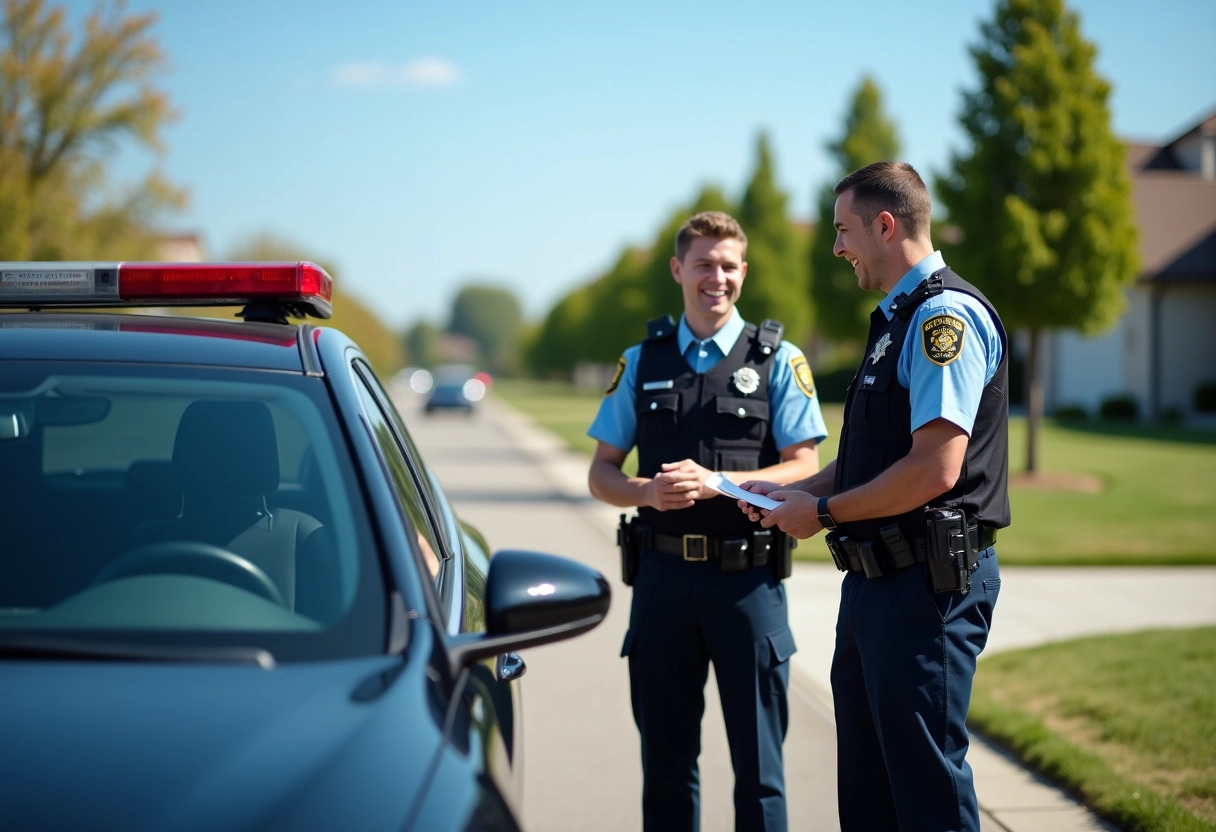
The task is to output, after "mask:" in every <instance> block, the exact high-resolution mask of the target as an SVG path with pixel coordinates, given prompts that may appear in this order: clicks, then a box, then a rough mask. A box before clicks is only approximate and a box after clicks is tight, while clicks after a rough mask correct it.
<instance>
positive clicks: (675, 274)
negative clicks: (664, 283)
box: [671, 257, 682, 283]
mask: <svg viewBox="0 0 1216 832" xmlns="http://www.w3.org/2000/svg"><path fill="white" fill-rule="evenodd" d="M681 265H682V264H681V263H680V258H678V257H672V258H671V277H672V279H673V280H675V282H676V283H679V282H680V266H681Z"/></svg>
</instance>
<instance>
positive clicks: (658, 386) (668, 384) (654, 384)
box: [642, 381, 676, 390]
mask: <svg viewBox="0 0 1216 832" xmlns="http://www.w3.org/2000/svg"><path fill="white" fill-rule="evenodd" d="M675 386H676V383H675V382H674V381H647V382H645V383H644V384H643V385H642V389H643V390H670V389H671V388H673V387H675Z"/></svg>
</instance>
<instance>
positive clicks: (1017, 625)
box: [415, 398, 1216, 832]
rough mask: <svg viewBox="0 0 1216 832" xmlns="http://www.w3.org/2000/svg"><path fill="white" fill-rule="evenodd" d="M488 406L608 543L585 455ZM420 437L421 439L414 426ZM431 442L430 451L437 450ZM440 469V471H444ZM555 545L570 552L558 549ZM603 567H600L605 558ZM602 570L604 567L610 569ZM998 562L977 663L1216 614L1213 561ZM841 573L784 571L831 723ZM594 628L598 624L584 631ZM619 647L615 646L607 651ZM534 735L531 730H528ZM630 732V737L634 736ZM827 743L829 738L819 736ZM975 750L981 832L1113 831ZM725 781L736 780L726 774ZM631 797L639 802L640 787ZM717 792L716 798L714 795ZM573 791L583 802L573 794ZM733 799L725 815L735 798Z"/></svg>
mask: <svg viewBox="0 0 1216 832" xmlns="http://www.w3.org/2000/svg"><path fill="white" fill-rule="evenodd" d="M484 404H485V405H486V406H485V407H484V408H483V411H482V413H481V414H479V419H480V424H479V426H478V430H479V431H487V430H493V431H496V432H497V431H501V432H503V434H505V436H506V438H507V439H508V441H509V443H510V447H511V448H512V449H513V450H514V451H518V452H520V453H522V454H523V455H524V456H525V457H526V458H527V460H528V461H529V463H530V464H531V465H533V466H535V467H536V469H537V470H538V471H539V472H540V475H541V477H542V478H543V480H544V481H545V482H546V483H547V484H548V486H549V487H551V488H552V489H553V490H554V491H556V492H557V494H559V495H561V496H562V497H563V498H564V499H565V500H566V501H568V502H569V504H570V505H571V506H572V507H573V509H574V510H576V511H577V512H578V513H579V514H580V515H581V516H582V517H583V518H584V520H585V521H586V523H587V524H589V525H590V526H591V528H593V529H595V530H598V531H599V533H601V534H602V535H603V539H602V540H601V541H599V543H598V544H597V546H610V545H611V543H612V540H613V538H614V534H615V527H616V522H617V517H618V515H619V514H620V509H616V508H613V507H611V506H606V505H604V504H602V503H598V502H596V501H595V500H592V499H591V498H590V497H589V495H588V492H587V484H586V482H587V481H586V476H587V460H586V459H585V458H584V457H582V456H581V455H579V454H576V453H574V452H572V451H570V450H568V449H567V448H566V447H565V446H564V445H563V444H562V443H561V442H560V441H559V440H558V439H557V438H556V437H554V436H552V435H551V434H549V433H547V432H545V431H542V430H539V429H538V428H537V427H536V426H535V425H534V424H533V423H532V422H531V421H530V420H528V419H527V418H526V417H524V416H522V415H521V414H519V413H518V412H516V411H514V410H512V409H510V408H509V407H507V406H506V405H505V404H504V403H502V402H501V401H500V400H497V399H494V398H490V399H488V400H487V401H486V402H485V403H484ZM415 438H416V439H418V434H417V433H416V434H415ZM418 441H419V442H420V444H422V445H423V447H424V448H426V443H425V442H423V441H422V440H421V439H419V440H418ZM426 450H427V452H428V458H430V456H429V450H430V449H429V448H427V449H426ZM440 476H441V479H442V478H443V472H441V474H440ZM445 485H446V480H445ZM453 500H454V501H455V502H457V504H458V508H460V502H461V500H460V498H459V497H457V496H453ZM475 522H477V521H475ZM491 542H493V543H494V544H495V545H496V546H499V545H500V544H499V543H498V542H497V541H495V540H492V541H491ZM804 545H815V543H814V542H811V543H810V544H804ZM538 548H539V544H538ZM553 550H554V551H559V552H560V551H562V550H561V549H560V548H558V549H553ZM600 551H606V550H604V549H600ZM562 553H563V554H565V553H567V552H562ZM597 566H599V565H598V564H597ZM599 568H602V569H603V567H602V566H599ZM609 568H611V567H609ZM604 571H605V572H606V574H608V571H607V569H605V570H604ZM1001 572H1002V577H1003V579H1004V580H1003V584H1002V588H1001V597H1000V600H999V601H998V604H997V613H996V618H995V620H994V626H993V631H992V635H991V636H990V638H989V642H988V647H987V649H986V650H985V652H984V654H983V655H981V658H980V661H981V662H982V661H983V658H984V656H986V655H990V654H991V653H994V652H997V651H1000V650H1007V649H1012V648H1016V647H1022V646H1029V645H1033V644H1039V643H1043V642H1047V641H1052V640H1060V639H1068V638H1073V637H1077V636H1082V635H1088V634H1097V633H1106V632H1128V631H1135V630H1140V629H1146V628H1154V627H1182V626H1196V625H1203V624H1213V623H1216V600H1213V599H1216V568H1213V567H1195V568H1189V567H1170V568H1135V567H1121V568H1110V569H1107V568H1093V567H1086V568H1076V569H1073V568H1033V567H1009V566H1002V569H1001ZM614 577H615V576H614ZM840 579H841V574H840V573H839V572H837V571H836V570H835V568H834V567H832V566H831V565H829V564H818V563H796V564H795V568H794V574H793V576H792V577H791V578H790V579H789V580H787V581H786V586H787V592H788V594H789V598H790V617H791V621H790V623H791V626H792V628H793V630H794V636H795V639H796V641H797V644H798V652H797V653H796V654H795V655H794V658H793V660H792V661H793V668H794V679H795V684H794V685H793V687H794V688H795V693H796V695H797V696H798V697H799V698H800V700H802V704H803V705H804V706H807V710H806V712H807V713H808V714H810V716H808V717H807V720H808V721H820V722H822V721H826V722H829V723H830V719H831V711H832V704H831V695H830V692H829V690H830V686H829V681H828V673H829V669H830V665H831V651H832V633H833V631H834V629H835V612H836V606H837V602H838V599H839V585H840ZM628 602H629V596H628V590H627V589H626V588H624V587H623V586H619V587H617V593H616V595H615V597H614V599H613V607H614V611H613V613H612V617H613V618H614V619H615V621H616V623H617V625H618V627H620V626H623V625H622V624H621V621H622V618H627V615H628V612H627V611H628ZM622 631H623V630H622ZM595 635H596V633H595V631H593V633H591V634H589V635H588V636H585V637H582V638H591V637H593V636H595ZM599 637H600V638H615V639H619V633H616V632H615V631H613V632H610V633H604V634H601V635H600V636H599ZM580 641H581V639H578V640H575V641H573V642H569V643H566V644H568V645H570V646H569V647H568V648H565V649H566V650H567V652H564V653H562V654H561V655H562V656H563V657H566V658H567V659H568V660H570V661H577V657H578V656H580V655H581V654H580V652H579V651H578V650H577V649H576V646H577V645H578V644H579V642H580ZM618 643H619V642H618ZM611 646H612V645H609V649H611ZM540 649H542V650H553V651H557V650H561V649H563V645H554V646H552V647H546V648H540ZM537 664H538V665H539V664H540V663H539V662H538V663H537ZM530 675H532V674H530ZM537 675H540V674H537ZM536 681H537V682H540V681H541V680H536ZM614 684H616V685H617V686H618V687H620V690H616V691H614V695H616V696H617V697H619V705H620V707H622V708H624V710H625V711H626V712H627V710H628V684H627V679H624V680H621V679H617V680H616V682H615V683H614ZM714 699H715V696H713V695H712V694H710V693H708V692H707V711H706V717H705V726H706V731H707V733H708V732H712V731H713V730H714V729H713V725H714V724H715V721H716V722H717V723H719V724H720V722H721V719H720V716H717V715H716V713H715V712H714V708H715V703H714V701H713V700H714ZM526 701H527V700H525V702H526ZM609 701H611V700H609ZM617 716H620V715H617ZM562 718H563V719H566V720H572V722H571V723H570V724H569V725H568V726H567V727H568V729H569V731H570V733H571V735H577V734H578V733H579V730H580V727H579V726H578V725H576V724H574V722H573V720H578V719H580V718H583V719H585V714H583V715H582V716H581V717H580V716H579V712H578V711H573V712H569V713H567V714H565V715H564V716H563V717H562ZM791 724H793V719H791ZM820 728H822V726H817V727H816V730H819V729H820ZM527 733H528V732H527V730H525V735H527ZM630 739H631V740H633V738H632V737H631V738H630ZM711 740H712V737H707V739H706V746H707V750H706V751H705V752H704V753H703V768H708V771H705V772H703V783H702V785H703V791H705V790H707V789H706V787H707V786H708V785H709V784H708V783H707V782H706V781H707V780H710V779H712V778H713V777H718V776H719V775H718V774H715V773H714V770H713V768H712V762H711V761H710V760H707V759H706V758H707V757H709V756H710V755H709V753H708V748H709V745H710V744H711ZM633 741H635V740H633ZM819 742H820V744H821V745H822V744H823V741H822V740H819ZM791 752H793V753H798V752H799V749H798V747H797V746H796V745H794V743H792V741H791V740H787V742H786V753H787V755H789V754H791ZM580 753H582V754H589V755H590V756H591V758H592V760H593V761H594V756H595V749H594V748H588V747H586V746H583V747H582V748H580ZM968 760H969V761H970V763H971V765H972V767H973V768H974V770H975V773H976V783H977V793H978V797H979V802H980V806H981V809H982V815H983V816H982V828H983V830H984V832H1080V831H1081V830H1112V829H1114V827H1112V826H1110V825H1108V824H1106V823H1105V822H1103V821H1102V820H1101V819H1099V818H1097V817H1096V816H1095V815H1093V814H1092V813H1090V812H1088V811H1087V810H1086V809H1085V808H1084V807H1083V806H1081V805H1080V804H1079V803H1077V802H1076V801H1075V800H1073V799H1072V798H1071V797H1069V796H1068V795H1066V794H1064V793H1063V792H1061V791H1060V790H1058V789H1056V788H1055V787H1053V786H1051V785H1050V784H1049V783H1047V782H1046V781H1045V780H1043V779H1042V778H1040V777H1038V776H1036V775H1034V774H1032V773H1030V772H1028V771H1027V770H1025V769H1024V768H1022V767H1021V766H1020V765H1019V764H1017V762H1016V761H1014V760H1013V759H1012V758H1011V757H1009V756H1008V755H1006V754H1005V753H1003V752H1001V751H1000V750H998V749H996V748H994V747H993V746H991V745H990V744H988V743H986V742H985V741H984V740H983V739H982V738H979V737H976V736H973V737H972V745H971V750H970V752H969V754H968ZM727 762H729V761H727ZM807 765H808V766H813V770H814V771H815V775H814V777H815V779H817V780H818V781H820V782H818V783H817V784H815V788H817V789H819V791H820V793H819V794H817V795H816V803H817V804H829V803H830V804H831V805H822V806H820V808H819V809H817V810H816V817H815V819H814V820H813V821H810V820H807V821H805V822H804V825H802V826H799V825H796V824H795V820H796V818H795V814H794V811H793V809H792V808H791V828H814V829H836V828H838V827H837V826H836V825H835V818H834V814H835V806H834V773H831V772H826V771H822V770H821V769H822V768H823V762H822V760H817V761H808V762H807ZM789 770H791V761H787V771H789ZM598 771H599V767H598V766H595V767H593V768H592V772H598ZM727 774H729V772H727ZM594 776H595V775H594V774H592V777H594ZM726 782H729V779H728V778H727V779H726ZM825 782H826V783H827V784H830V789H826V790H825ZM529 783H530V788H532V789H533V790H535V789H536V788H537V786H536V785H535V784H532V783H531V781H529ZM807 785H808V784H799V783H790V784H789V788H790V790H791V791H793V790H794V789H799V788H806V787H807ZM629 786H630V787H631V788H630V790H627V791H626V792H625V793H628V794H636V791H635V790H636V789H637V788H638V787H640V772H637V773H631V774H630V775H629ZM552 799H553V796H552V795H546V801H549V802H551V801H552ZM631 799H632V800H636V797H632V798H631ZM709 799H710V800H711V801H712V799H713V798H712V797H711V798H709ZM575 800H576V801H577V797H575ZM711 805H713V804H712V803H711ZM725 805H726V807H727V809H726V812H727V814H729V801H728V800H727V801H726V803H725ZM525 812H526V813H529V814H527V815H526V819H528V820H529V821H530V826H531V827H532V828H554V829H558V828H562V827H561V826H558V825H556V823H554V824H553V825H550V823H549V822H547V821H548V818H550V817H560V818H564V819H565V821H566V822H567V824H568V825H567V826H566V827H565V828H567V829H575V828H579V829H605V830H606V829H616V828H619V826H613V825H611V824H605V823H603V822H602V821H605V820H606V818H601V819H597V818H595V817H584V818H582V819H581V820H580V821H579V822H578V823H572V822H570V817H571V810H570V809H569V807H564V808H560V810H557V809H556V807H555V811H554V813H553V814H552V815H549V816H546V815H545V813H544V807H540V808H539V809H538V808H536V807H532V806H531V805H530V804H528V803H527V802H526V808H525ZM538 812H539V814H538ZM719 813H720V812H719ZM709 814H710V812H709V807H707V808H706V811H705V815H706V817H704V818H703V824H702V827H703V830H709V829H710V828H711V827H715V828H716V822H714V823H711V822H709V818H708V815H709ZM538 817H539V818H541V819H542V821H541V823H539V824H534V823H532V822H531V821H533V820H535V819H537V818H538Z"/></svg>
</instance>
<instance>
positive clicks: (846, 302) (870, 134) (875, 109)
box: [810, 76, 899, 359]
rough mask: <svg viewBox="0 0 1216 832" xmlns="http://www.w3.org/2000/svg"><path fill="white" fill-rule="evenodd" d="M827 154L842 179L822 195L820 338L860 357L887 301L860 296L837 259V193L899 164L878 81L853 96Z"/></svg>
mask: <svg viewBox="0 0 1216 832" xmlns="http://www.w3.org/2000/svg"><path fill="white" fill-rule="evenodd" d="M827 149H828V152H829V153H831V154H832V159H833V160H834V161H835V163H836V171H837V174H836V176H834V177H833V178H832V181H831V182H828V183H825V184H824V185H823V187H821V188H820V189H819V194H818V198H817V201H816V202H817V206H818V219H817V220H816V223H815V234H814V237H813V238H812V239H811V245H810V267H811V297H812V298H814V302H815V323H816V335H817V336H819V335H822V336H826V337H828V338H831V339H833V340H836V341H840V342H853V343H855V345H856V346H855V348H854V350H853V351H854V352H856V351H859V350H860V348H861V342H862V340H863V339H864V337H865V333H866V330H867V329H868V328H869V318H870V312H871V310H873V309H874V306H875V305H876V304H877V303H878V301H879V300H881V298H879V297H877V296H875V295H871V294H868V293H865V292H862V291H860V290H859V289H858V288H857V275H856V274H854V272H853V269H852V268H851V267H850V266H849V264H848V263H846V262H845V261H844V260H842V259H841V258H839V257H837V256H836V255H834V254H833V253H832V248H833V246H834V245H835V242H836V228H835V226H834V225H833V224H832V218H833V214H834V213H835V207H836V195H835V194H834V193H832V188H834V187H835V186H836V183H837V182H839V181H840V180H841V179H842V178H843V177H844V176H845V175H846V174H848V173H851V172H852V171H855V170H857V169H858V168H860V167H863V166H865V165H868V164H870V163H871V162H879V161H882V160H883V159H896V158H899V138H898V136H897V135H896V130H895V124H894V123H893V122H892V121H891V120H890V119H888V118H887V117H886V115H884V114H883V108H882V92H881V90H879V88H878V84H877V83H875V81H874V79H873V78H871V77H869V76H866V77H865V78H864V79H863V80H862V82H861V85H860V86H858V88H857V91H856V92H855V93H853V101H852V103H851V104H850V106H849V113H848V116H846V118H845V122H844V134H843V135H842V136H841V137H840V138H839V139H837V140H836V141H833V142H829V143H828V145H827ZM851 358H852V356H850V359H851Z"/></svg>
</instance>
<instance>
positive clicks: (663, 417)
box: [637, 392, 680, 445]
mask: <svg viewBox="0 0 1216 832" xmlns="http://www.w3.org/2000/svg"><path fill="white" fill-rule="evenodd" d="M679 417H680V394H679V393H670V392H664V393H650V394H646V395H643V397H642V398H641V399H640V400H639V401H638V441H637V444H638V445H654V444H658V443H670V442H671V441H672V440H674V439H675V438H676V435H677V433H676V424H677V423H678V422H679Z"/></svg>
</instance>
